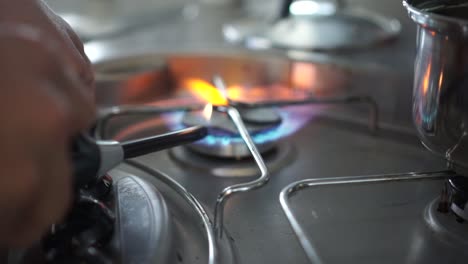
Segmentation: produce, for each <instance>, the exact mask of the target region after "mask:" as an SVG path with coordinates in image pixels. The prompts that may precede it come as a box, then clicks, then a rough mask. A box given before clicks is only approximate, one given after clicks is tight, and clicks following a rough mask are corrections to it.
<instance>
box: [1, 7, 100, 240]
mask: <svg viewBox="0 0 468 264" xmlns="http://www.w3.org/2000/svg"><path fill="white" fill-rule="evenodd" d="M0 1H1V3H3V0H0ZM24 1H25V0H18V2H21V3H23V2H24ZM12 2H13V1H12ZM1 8H2V7H1V4H0V9H1ZM0 12H3V11H0ZM0 20H1V19H0ZM6 25H9V26H10V25H13V24H6ZM17 25H19V24H17ZM47 25H48V24H47V23H46V24H45V25H43V26H40V27H37V25H34V26H35V27H36V28H37V29H38V30H36V29H33V28H29V27H24V26H18V27H17V28H15V26H12V28H9V29H8V30H6V31H2V27H1V26H0V58H2V59H1V60H0V73H1V75H0V94H1V95H0V121H1V122H0V126H1V128H0V215H1V218H0V245H3V246H9V247H10V246H23V245H28V244H30V243H32V242H34V241H35V240H37V239H39V238H40V237H41V235H42V234H43V233H44V232H45V231H46V230H47V228H48V227H49V226H50V225H51V224H53V223H55V222H57V221H59V220H60V219H61V218H62V217H63V215H64V214H65V213H66V210H67V208H68V206H69V203H70V200H71V186H72V179H71V164H70V149H69V146H70V145H71V140H72V138H73V137H74V136H76V135H77V134H78V133H79V132H80V131H82V130H84V129H86V128H88V127H89V125H90V124H91V123H92V121H93V120H94V117H95V107H94V103H93V93H92V90H91V88H90V83H89V79H87V78H83V75H82V72H80V74H78V73H77V66H76V60H77V59H79V58H77V56H78V55H77V54H79V53H76V54H74V53H73V52H72V51H73V47H71V46H66V44H67V42H66V40H64V39H63V38H60V37H59V36H60V35H59V36H56V37H49V36H50V34H49V32H50V31H49V30H52V32H56V31H53V27H54V26H51V29H48V30H46V31H43V30H42V27H46V28H47ZM9 26H8V27H9ZM15 29H18V30H19V31H18V32H19V33H18V32H16V31H15ZM44 32H45V33H44ZM17 33H18V34H17ZM67 45H68V44H67ZM76 50H78V49H76ZM75 55H76V56H75ZM83 58H84V57H82V59H83Z"/></svg>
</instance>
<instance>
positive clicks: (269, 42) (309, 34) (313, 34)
mask: <svg viewBox="0 0 468 264" xmlns="http://www.w3.org/2000/svg"><path fill="white" fill-rule="evenodd" d="M252 26H254V27H255V29H252ZM400 31H401V24H400V22H399V21H398V20H397V19H393V18H388V17H386V16H383V15H380V14H377V13H373V12H370V11H367V10H363V9H354V8H353V9H343V10H342V11H339V12H337V13H335V14H333V15H326V16H324V15H320V16H315V15H310V16H306V15H301V16H290V17H287V18H283V19H281V20H278V21H277V22H275V23H273V24H267V23H262V22H259V21H258V22H254V21H253V20H252V19H247V20H243V21H242V20H241V21H237V22H234V23H231V24H229V25H226V26H225V27H224V31H223V32H224V36H225V38H226V40H227V41H230V42H238V43H239V42H243V43H244V45H246V46H247V47H249V48H254V49H261V48H271V47H276V48H284V49H293V50H314V51H332V50H343V49H344V50H347V49H356V48H364V47H369V46H372V45H376V44H379V43H382V42H385V41H388V40H391V39H393V38H395V37H397V36H398V34H399V33H400Z"/></svg>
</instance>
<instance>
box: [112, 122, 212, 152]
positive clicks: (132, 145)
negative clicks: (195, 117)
mask: <svg viewBox="0 0 468 264" xmlns="http://www.w3.org/2000/svg"><path fill="white" fill-rule="evenodd" d="M207 134H208V129H207V128H206V127H202V126H194V127H189V128H186V129H182V130H177V131H174V132H169V133H165V134H162V135H157V136H153V137H147V138H142V139H136V140H130V141H125V142H122V143H121V144H122V147H123V150H124V159H131V158H135V157H138V156H142V155H145V154H149V153H152V152H157V151H160V150H164V149H168V148H172V147H176V146H179V145H183V144H187V143H191V142H194V141H197V140H200V139H202V138H204V137H205V136H206V135H207Z"/></svg>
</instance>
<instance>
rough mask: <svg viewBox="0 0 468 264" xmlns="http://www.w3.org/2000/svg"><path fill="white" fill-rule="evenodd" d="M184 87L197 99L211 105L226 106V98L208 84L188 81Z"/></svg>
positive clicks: (202, 81) (197, 80) (200, 81)
mask: <svg viewBox="0 0 468 264" xmlns="http://www.w3.org/2000/svg"><path fill="white" fill-rule="evenodd" d="M184 85H185V86H186V87H187V88H188V89H189V91H191V92H192V93H193V94H194V95H195V96H197V97H198V98H199V99H201V100H203V101H205V102H208V103H211V104H213V105H227V104H228V101H227V98H226V97H225V96H224V95H223V94H222V93H221V91H219V90H218V89H216V87H214V86H213V85H211V84H210V83H208V82H206V81H204V80H200V79H188V80H186V81H185V83H184Z"/></svg>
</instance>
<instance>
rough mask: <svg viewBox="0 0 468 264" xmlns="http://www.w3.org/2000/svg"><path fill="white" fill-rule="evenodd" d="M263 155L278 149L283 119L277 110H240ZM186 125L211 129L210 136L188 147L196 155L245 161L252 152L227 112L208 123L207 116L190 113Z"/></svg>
mask: <svg viewBox="0 0 468 264" xmlns="http://www.w3.org/2000/svg"><path fill="white" fill-rule="evenodd" d="M239 112H240V114H241V116H242V119H243V121H244V123H245V125H246V127H247V130H248V131H249V132H250V135H251V136H252V137H253V140H254V142H255V143H256V144H257V148H258V149H259V151H260V152H262V153H265V152H267V151H270V150H271V149H273V148H274V146H275V142H274V141H275V139H276V138H277V136H275V130H276V128H277V127H278V126H279V125H280V124H281V121H282V118H281V116H280V114H279V112H278V111H277V110H276V109H274V108H261V109H247V110H240V111H239ZM182 123H183V125H185V126H187V127H190V126H192V125H194V124H199V125H207V126H209V131H210V135H209V136H207V138H206V139H204V140H202V141H200V142H196V143H193V144H190V145H188V147H189V148H190V149H192V150H193V151H195V152H198V153H201V154H204V155H209V156H214V157H223V158H236V159H240V158H244V157H247V156H250V152H249V150H248V148H247V146H246V145H245V143H244V141H243V140H242V138H241V137H240V135H239V132H238V131H237V128H236V127H235V125H234V123H233V122H232V121H231V119H230V118H229V116H228V115H227V114H226V113H220V112H214V113H213V115H212V116H211V119H210V121H209V123H208V124H207V121H206V119H205V118H204V117H202V116H200V115H198V114H197V113H194V112H188V113H186V114H185V115H184V117H183V119H182Z"/></svg>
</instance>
